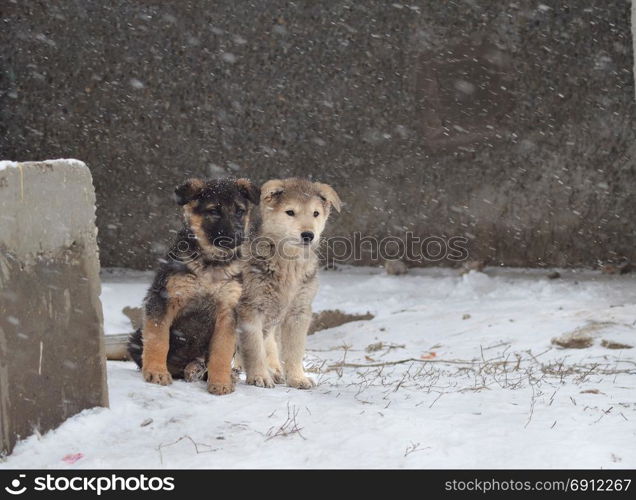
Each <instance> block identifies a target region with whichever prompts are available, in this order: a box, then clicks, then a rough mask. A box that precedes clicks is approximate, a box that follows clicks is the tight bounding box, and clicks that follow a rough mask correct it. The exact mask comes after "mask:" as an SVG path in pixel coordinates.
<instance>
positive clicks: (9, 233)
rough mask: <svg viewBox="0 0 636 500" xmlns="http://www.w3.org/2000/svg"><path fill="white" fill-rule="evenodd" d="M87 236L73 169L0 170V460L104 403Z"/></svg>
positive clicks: (94, 271) (93, 266)
mask: <svg viewBox="0 0 636 500" xmlns="http://www.w3.org/2000/svg"><path fill="white" fill-rule="evenodd" d="M96 233H97V230H96V226H95V193H94V189H93V184H92V178H91V174H90V171H89V170H88V168H87V167H86V165H84V164H83V163H82V162H79V161H76V160H54V161H47V162H28V163H9V162H0V454H2V453H10V452H11V450H12V448H13V446H14V444H15V442H16V440H17V439H20V438H24V437H26V436H28V435H29V434H31V433H32V432H34V431H35V430H37V431H39V432H44V431H47V430H49V429H52V428H54V427H55V426H57V425H58V424H60V423H61V422H62V421H63V420H64V419H66V418H68V417H69V416H71V415H73V414H75V413H77V412H79V411H81V410H83V409H85V408H91V407H95V406H107V405H108V393H107V386H106V366H105V354H104V342H103V326H102V325H103V318H102V307H101V303H100V301H99V294H100V282H99V260H98V250H97V242H96V236H97V234H96Z"/></svg>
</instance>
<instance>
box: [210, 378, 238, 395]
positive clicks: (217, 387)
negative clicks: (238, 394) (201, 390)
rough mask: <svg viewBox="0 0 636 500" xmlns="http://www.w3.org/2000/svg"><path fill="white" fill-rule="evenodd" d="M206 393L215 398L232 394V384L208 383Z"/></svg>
mask: <svg viewBox="0 0 636 500" xmlns="http://www.w3.org/2000/svg"><path fill="white" fill-rule="evenodd" d="M208 392H209V393H210V394H215V395H217V396H224V395H225V394H231V393H233V392H234V382H233V381H231V382H212V381H208Z"/></svg>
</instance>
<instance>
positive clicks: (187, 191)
mask: <svg viewBox="0 0 636 500" xmlns="http://www.w3.org/2000/svg"><path fill="white" fill-rule="evenodd" d="M204 187H205V182H204V181H203V180H201V179H188V180H187V181H185V182H184V183H183V184H181V186H179V187H177V188H176V189H175V190H174V197H175V200H176V201H177V203H178V204H179V205H185V204H186V203H189V202H191V201H192V200H194V199H195V198H196V197H197V196H198V195H199V194H200V193H201V190H202V189H203V188H204Z"/></svg>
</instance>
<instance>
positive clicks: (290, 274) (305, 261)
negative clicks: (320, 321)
mask: <svg viewBox="0 0 636 500" xmlns="http://www.w3.org/2000/svg"><path fill="white" fill-rule="evenodd" d="M316 270H317V259H316V258H315V256H313V255H312V256H310V257H306V258H299V259H267V260H261V259H257V258H251V259H249V260H248V261H247V262H245V263H244V269H243V295H242V297H241V304H242V305H244V306H245V307H247V308H249V309H252V310H257V311H259V312H261V313H262V314H263V315H264V316H265V324H264V328H265V330H268V329H270V328H271V327H272V326H275V325H277V324H278V323H279V322H280V321H281V320H282V318H283V317H284V316H285V315H287V314H289V313H293V312H294V308H298V309H299V311H298V312H301V310H302V309H304V308H306V307H309V306H310V305H311V301H312V300H313V297H314V295H315V293H316V291H317V289H318V280H317V277H316Z"/></svg>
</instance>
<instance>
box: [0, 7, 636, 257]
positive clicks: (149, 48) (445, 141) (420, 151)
mask: <svg viewBox="0 0 636 500" xmlns="http://www.w3.org/2000/svg"><path fill="white" fill-rule="evenodd" d="M0 11H1V12H0V13H1V17H2V22H3V24H2V25H3V29H2V30H0V47H1V48H0V51H1V54H0V68H2V69H1V70H0V71H1V74H0V157H4V158H11V159H26V158H37V157H43V156H48V157H50V156H65V157H66V156H73V157H78V158H82V159H84V160H86V161H87V162H88V163H89V164H90V165H91V168H92V171H93V176H94V179H95V185H96V189H97V195H98V211H97V214H98V225H99V228H100V234H99V241H100V246H101V249H102V254H101V255H102V263H103V265H106V266H132V267H138V268H143V267H147V266H152V265H153V264H154V262H155V259H156V258H157V257H158V256H160V255H162V254H163V252H164V251H165V243H166V239H167V235H168V232H169V230H170V229H174V228H175V227H176V225H177V224H178V216H177V213H178V212H177V210H176V207H175V206H174V204H173V203H172V202H171V201H170V195H171V192H172V189H173V187H174V185H175V184H176V183H178V182H179V181H181V180H182V179H183V178H185V177H187V176H191V175H214V176H217V175H227V174H233V175H246V176H250V177H252V178H254V179H256V180H258V181H262V180H265V179H268V178H271V177H281V176H289V175H302V176H313V177H315V178H317V179H320V180H323V181H325V182H329V183H332V184H333V185H334V186H336V188H337V189H338V191H339V192H340V193H341V195H342V198H343V200H344V201H345V202H346V205H345V209H344V213H343V214H342V215H341V216H339V217H338V218H337V219H335V223H334V225H333V232H334V233H337V234H343V235H350V234H351V233H353V232H354V231H361V232H363V233H365V234H371V235H377V236H384V235H387V234H397V235H399V234H402V233H403V232H404V231H408V230H411V231H414V232H415V233H416V234H418V235H421V236H428V235H440V236H453V235H465V236H466V237H467V238H469V240H470V245H469V250H470V253H471V256H472V258H479V259H481V258H487V259H489V260H490V261H491V263H502V264H507V265H523V266H527V265H530V266H534V265H546V264H550V265H595V264H596V261H597V260H598V259H602V260H608V259H610V260H611V259H620V258H622V257H626V258H630V259H632V260H636V246H635V245H634V237H635V231H636V223H635V221H634V217H633V215H634V213H636V190H635V189H634V186H635V177H636V173H635V169H634V167H635V160H634V153H635V148H636V140H635V139H636V137H635V134H634V83H633V82H634V80H633V74H632V41H631V31H630V23H629V17H630V16H629V13H630V4H629V2H627V1H616V2H607V1H606V0H577V1H570V2H563V1H548V0H542V1H541V2H537V1H535V0H518V1H515V2H503V3H502V2H472V1H458V2H430V1H423V0H422V1H414V2H404V3H402V2H397V3H396V2H387V1H384V0H365V1H364V2H362V1H352V0H350V1H327V2H314V1H309V0H305V1H304V0H300V1H297V2H293V3H292V2H287V1H283V0H271V1H267V2H236V1H233V0H214V1H212V0H208V1H203V0H201V1H194V0H186V1H180V2H165V1H159V0H145V1H143V2H139V1H130V0H128V1H124V0H113V1H109V2H102V1H97V0H86V1H82V2H77V1H68V2H16V3H9V2H4V3H3V5H2V7H1V8H0Z"/></svg>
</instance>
